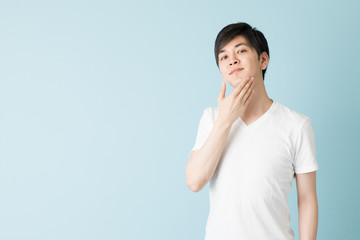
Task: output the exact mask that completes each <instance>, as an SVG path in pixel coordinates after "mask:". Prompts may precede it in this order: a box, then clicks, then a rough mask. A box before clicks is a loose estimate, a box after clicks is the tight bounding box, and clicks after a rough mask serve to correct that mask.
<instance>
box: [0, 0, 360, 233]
mask: <svg viewBox="0 0 360 240" xmlns="http://www.w3.org/2000/svg"><path fill="white" fill-rule="evenodd" d="M359 8H360V3H359V1H355V0H354V1H316V2H315V1H301V3H300V1H253V2H251V1H181V2H180V1H159V0H156V1H110V0H108V1H1V2H0V114H1V115H0V239H26V240H30V239H36V240H42V239H67V240H70V239H87V240H91V239H134V240H135V239H136V240H139V239H156V240H160V239H161V240H169V239H171V240H180V239H181V240H184V239H203V237H204V234H205V225H206V220H207V216H208V211H209V202H208V185H207V186H206V187H205V188H204V189H203V190H202V191H200V192H198V193H193V192H191V191H190V190H189V189H188V188H187V186H186V180H185V166H186V163H187V161H188V159H187V157H188V154H189V151H190V150H191V148H192V146H193V144H194V142H195V137H196V131H197V128H198V124H199V120H200V117H201V114H202V111H203V109H204V108H206V107H208V106H216V105H217V102H216V98H217V96H218V93H219V90H220V84H221V81H222V79H221V76H220V74H219V71H218V69H217V67H216V64H215V59H214V56H213V47H214V41H215V37H216V35H217V33H218V32H219V31H220V30H221V28H222V27H224V26H225V25H227V24H229V23H233V22H239V21H245V22H248V23H250V24H251V25H252V26H253V27H256V28H258V29H259V30H260V31H262V32H263V33H264V34H265V36H266V38H267V40H268V43H269V47H270V64H269V68H268V71H267V73H266V78H265V85H266V89H267V91H268V94H269V97H271V98H273V99H275V100H277V101H279V102H280V103H282V104H284V105H286V106H289V107H290V108H292V109H294V110H296V111H298V112H301V113H303V114H305V115H308V116H309V117H310V118H311V120H312V124H313V128H314V132H315V137H316V147H317V149H316V150H317V160H318V163H319V166H320V170H319V171H318V173H317V180H318V181H317V192H318V200H319V227H318V239H326V240H328V239H360V228H359V226H358V224H359V213H360V210H359V206H358V204H359V202H360V194H359V186H358V185H359V182H360V177H359V167H360V158H359V155H358V154H357V151H358V150H359V147H360V146H359V135H360V131H359V125H358V124H359V122H360V107H359V103H360V98H359V87H360V84H359V81H360V79H359V75H358V74H359V73H358V71H359V65H360V60H359V59H360V58H359V56H360V50H359V47H358V46H359V42H360V31H359V25H360V18H359V17H358V12H359ZM229 90H232V89H231V87H230V86H229V85H228V91H227V95H228V94H229V93H230V91H229ZM289 204H290V207H291V226H292V228H293V229H294V231H295V233H296V235H297V236H296V239H299V238H298V227H297V224H298V222H297V217H298V216H297V203H296V183H295V181H294V182H293V188H292V191H291V193H290V196H289Z"/></svg>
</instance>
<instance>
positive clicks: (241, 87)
mask: <svg viewBox="0 0 360 240" xmlns="http://www.w3.org/2000/svg"><path fill="white" fill-rule="evenodd" d="M251 79H254V77H248V78H245V80H244V81H242V82H241V83H240V84H239V85H237V86H236V88H235V89H234V91H233V92H232V93H231V94H233V95H234V96H237V95H239V93H240V92H241V90H242V89H243V88H244V86H245V85H246V84H248V83H249V82H250V83H251V82H252V81H250V80H251Z"/></svg>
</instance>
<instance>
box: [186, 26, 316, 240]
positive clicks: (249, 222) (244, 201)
mask: <svg viewBox="0 0 360 240" xmlns="http://www.w3.org/2000/svg"><path fill="white" fill-rule="evenodd" d="M215 58H216V63H217V65H218V67H219V69H220V72H221V76H222V78H223V81H225V82H226V83H228V84H229V85H231V86H232V87H233V91H232V93H231V94H230V95H229V96H228V97H225V90H226V85H225V84H224V83H222V86H221V90H220V94H219V96H218V100H217V102H218V107H208V108H206V109H205V110H204V112H203V115H202V117H201V120H200V124H199V128H198V133H197V137H196V141H195V145H194V147H193V149H192V151H191V153H190V156H189V161H188V163H187V166H186V183H187V185H188V187H189V188H190V189H191V190H192V191H194V192H198V191H200V190H201V189H202V188H203V187H204V186H205V185H206V184H207V182H209V181H210V191H209V195H210V196H209V197H210V212H209V216H208V221H207V225H206V235H205V239H206V240H230V239H231V240H237V239H239V240H240V239H247V240H248V239H261V240H265V239H289V240H290V239H291V240H292V239H294V232H293V230H292V229H291V227H290V213H289V206H288V202H287V201H288V193H289V192H290V189H291V185H292V181H293V180H294V179H296V185H297V196H298V197H297V199H298V210H299V233H300V240H307V239H311V240H312V239H316V234H317V224H318V205H317V194H316V170H318V169H319V166H318V163H317V161H316V154H315V136H314V132H313V129H312V125H311V121H310V118H309V117H308V116H306V115H304V114H301V113H298V112H296V111H294V110H292V109H290V108H288V107H286V106H284V105H282V104H280V103H279V102H277V101H276V100H273V99H271V98H269V97H268V95H267V93H266V90H265V85H264V77H265V72H266V68H267V66H268V64H269V49H268V44H267V41H266V39H265V37H264V35H263V34H262V33H261V32H260V31H258V30H256V28H252V27H251V26H250V25H248V24H246V23H236V24H230V25H228V26H226V27H224V28H223V29H222V30H221V31H220V32H219V34H218V36H217V38H216V41H215Z"/></svg>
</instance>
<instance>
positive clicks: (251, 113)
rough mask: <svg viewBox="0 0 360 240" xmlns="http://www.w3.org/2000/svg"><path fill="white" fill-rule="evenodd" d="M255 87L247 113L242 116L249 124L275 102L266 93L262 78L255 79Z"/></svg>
mask: <svg viewBox="0 0 360 240" xmlns="http://www.w3.org/2000/svg"><path fill="white" fill-rule="evenodd" d="M253 85H254V86H253V88H254V90H255V92H254V93H253V94H254V95H253V96H252V97H251V100H250V102H249V104H248V106H247V108H246V110H245V112H244V113H243V114H242V115H241V118H242V119H243V120H244V121H246V120H247V121H248V122H251V121H252V120H256V119H257V118H258V117H260V116H261V115H263V114H264V113H265V112H266V111H267V110H268V109H269V108H270V106H271V104H272V103H273V100H272V99H271V98H269V97H268V95H267V93H266V90H265V85H264V81H263V80H262V79H261V78H258V79H256V78H255V79H254V83H253Z"/></svg>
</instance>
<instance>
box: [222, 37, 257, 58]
mask: <svg viewBox="0 0 360 240" xmlns="http://www.w3.org/2000/svg"><path fill="white" fill-rule="evenodd" d="M239 46H247V47H250V45H249V43H248V41H247V40H246V38H244V37H243V36H241V35H239V36H236V37H235V38H233V39H232V40H230V41H229V42H228V43H226V44H225V45H224V46H223V47H222V48H220V51H219V54H220V53H222V52H227V51H230V50H231V49H233V48H236V47H239Z"/></svg>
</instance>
